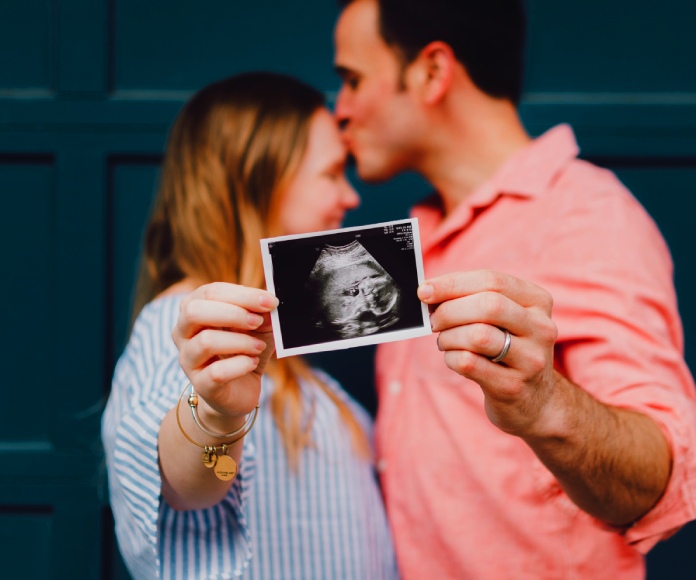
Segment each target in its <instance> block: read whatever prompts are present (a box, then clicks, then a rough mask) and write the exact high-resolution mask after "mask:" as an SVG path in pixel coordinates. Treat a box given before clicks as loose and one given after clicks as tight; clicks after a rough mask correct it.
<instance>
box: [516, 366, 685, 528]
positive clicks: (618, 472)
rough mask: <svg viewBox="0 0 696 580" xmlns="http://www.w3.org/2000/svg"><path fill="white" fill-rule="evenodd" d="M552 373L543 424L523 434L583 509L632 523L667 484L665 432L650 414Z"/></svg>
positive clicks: (614, 521) (668, 452) (609, 520)
mask: <svg viewBox="0 0 696 580" xmlns="http://www.w3.org/2000/svg"><path fill="white" fill-rule="evenodd" d="M555 377H556V386H555V389H554V392H555V395H554V397H553V398H552V401H549V407H548V409H547V411H546V412H545V415H546V427H545V428H544V429H543V430H542V432H541V433H540V434H536V435H533V436H525V437H523V439H524V440H525V441H526V442H527V443H528V445H529V446H530V447H531V448H532V450H533V451H534V452H535V453H536V455H537V456H538V457H539V459H540V460H541V461H542V463H544V465H546V467H547V468H548V469H549V470H550V471H551V472H552V473H553V474H554V476H555V477H556V479H557V480H558V482H559V483H560V485H561V487H562V488H563V490H564V491H565V492H566V493H567V494H568V496H569V497H570V498H571V499H572V500H573V501H574V502H575V503H576V504H577V505H578V506H579V507H580V508H581V509H583V510H584V511H586V512H588V513H589V514H590V515H592V516H594V517H596V518H598V519H601V520H603V521H605V522H607V523H609V524H612V525H616V526H625V525H628V524H631V523H632V522H634V521H636V520H637V519H639V518H640V517H641V516H643V515H644V514H645V513H647V512H648V511H649V510H650V508H652V507H653V506H654V505H655V504H656V503H657V501H658V500H659V499H660V497H661V496H662V494H663V493H664V490H665V488H666V486H667V482H668V480H669V476H670V471H671V460H672V458H671V450H670V448H669V444H668V442H667V440H666V438H665V436H664V434H663V433H662V431H661V429H660V428H659V427H658V425H657V424H656V423H655V422H654V421H653V420H652V419H651V418H649V417H647V416H645V415H642V414H640V413H637V412H635V411H631V410H627V409H621V408H618V407H610V406H608V405H605V404H603V403H600V402H599V401H597V400H596V399H594V398H593V397H592V396H591V395H589V394H588V393H587V392H585V391H584V390H582V389H581V388H579V387H577V386H576V385H574V384H572V383H571V382H570V381H568V380H567V379H565V378H564V377H562V376H561V375H560V374H558V373H555Z"/></svg>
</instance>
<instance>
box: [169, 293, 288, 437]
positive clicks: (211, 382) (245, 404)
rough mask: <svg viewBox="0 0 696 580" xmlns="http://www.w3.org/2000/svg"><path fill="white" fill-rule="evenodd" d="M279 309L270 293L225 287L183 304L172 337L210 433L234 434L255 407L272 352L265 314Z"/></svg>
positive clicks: (269, 324) (271, 342)
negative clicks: (233, 431)
mask: <svg viewBox="0 0 696 580" xmlns="http://www.w3.org/2000/svg"><path fill="white" fill-rule="evenodd" d="M277 305H278V299H277V298H276V297H275V296H273V295H272V294H270V293H269V292H266V291H264V290H259V289H256V288H248V287H246V286H239V285H236V284H228V283H223V282H215V283H212V284H206V285H204V286H201V287H200V288H198V289H196V290H194V291H193V292H192V293H191V294H190V295H189V296H187V297H186V298H185V299H184V300H183V302H182V303H181V310H180V313H179V319H178V321H177V324H176V327H175V328H174V330H173V332H172V338H173V339H174V342H175V343H176V346H177V348H178V349H179V363H180V364H181V367H182V369H183V370H184V372H185V373H186V376H188V378H189V380H190V381H191V383H192V384H193V386H194V389H195V390H196V392H197V393H198V395H199V407H198V412H199V415H200V416H201V419H202V420H203V422H204V423H205V424H206V425H210V428H211V429H214V430H216V431H219V432H227V431H231V430H233V429H235V428H236V426H238V425H239V424H241V423H240V422H243V417H244V415H246V414H247V413H250V412H251V411H252V410H253V408H254V407H255V406H256V404H257V402H258V400H259V394H260V390H261V376H262V375H263V372H264V369H265V368H266V364H267V362H268V359H269V358H270V357H271V355H272V354H273V351H274V349H275V347H274V343H273V334H272V332H271V321H270V315H269V312H270V311H271V310H273V309H274V308H275V307H276V306H277Z"/></svg>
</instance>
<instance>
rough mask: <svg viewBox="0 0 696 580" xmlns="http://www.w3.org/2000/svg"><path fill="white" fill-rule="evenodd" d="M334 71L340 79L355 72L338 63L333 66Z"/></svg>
mask: <svg viewBox="0 0 696 580" xmlns="http://www.w3.org/2000/svg"><path fill="white" fill-rule="evenodd" d="M334 71H336V74H337V75H338V76H339V77H341V78H342V79H343V78H345V77H347V76H350V75H352V74H355V73H354V71H352V70H351V69H349V68H348V67H347V66H343V65H340V64H337V65H335V66H334Z"/></svg>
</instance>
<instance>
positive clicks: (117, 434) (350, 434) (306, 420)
mask: <svg viewBox="0 0 696 580" xmlns="http://www.w3.org/2000/svg"><path fill="white" fill-rule="evenodd" d="M345 158H346V152H345V149H344V147H343V145H342V143H341V140H340V135H339V133H338V130H337V128H336V125H335V123H334V121H333V119H332V117H331V115H330V113H329V112H328V111H327V109H326V108H325V106H324V102H323V98H322V95H321V93H319V92H317V91H316V90H314V89H312V88H311V87H308V86H307V85H305V84H303V83H301V82H299V81H297V80H294V79H292V78H289V77H285V76H281V75H275V74H269V73H253V74H244V75H239V76H236V77H232V78H229V79H226V80H223V81H220V82H217V83H215V84H212V85H210V86H208V87H206V88H204V89H203V90H201V91H200V92H199V93H197V94H196V95H195V96H194V97H193V98H192V99H191V100H190V101H189V102H188V103H187V104H186V106H185V107H184V108H183V109H182V111H181V113H180V114H179V117H178V118H177V120H176V122H175V124H174V127H173V129H172V132H171V134H170V137H169V141H168V144H167V150H166V154H165V159H164V165H163V169H162V178H161V185H160V189H159V192H158V197H157V200H156V203H155V206H154V209H153V212H152V215H151V218H150V221H149V224H148V227H147V230H146V236H145V251H144V265H145V266H146V267H144V268H142V273H141V275H140V279H139V281H138V287H137V292H136V308H135V311H136V313H137V314H138V316H137V320H136V321H135V323H134V326H133V330H132V333H131V336H130V340H129V343H128V345H127V347H126V349H125V351H124V353H123V355H122V356H121V358H120V359H119V362H118V364H117V367H116V370H115V373H114V379H113V385H112V392H111V395H110V398H109V402H108V404H107V408H106V411H105V414H104V419H103V427H102V433H103V439H104V444H105V449H106V457H107V462H108V471H109V484H110V494H111V503H112V507H113V511H114V517H115V521H116V532H117V537H118V540H119V545H120V548H121V552H122V554H123V556H124V559H125V561H126V563H127V564H128V567H129V569H130V570H131V572H132V574H133V575H134V576H135V577H137V578H148V579H149V578H155V577H156V575H157V574H158V575H159V576H160V577H163V578H230V577H238V576H241V577H244V578H298V579H302V580H306V579H311V578H317V579H319V578H321V579H328V578H394V577H396V576H397V573H396V569H395V563H394V554H393V549H392V545H391V539H390V536H389V532H388V527H387V524H386V519H385V515H384V509H383V506H382V503H381V497H380V494H379V490H378V487H377V484H376V481H375V478H374V474H373V469H372V465H371V458H370V451H369V445H368V441H369V434H370V430H371V425H370V421H369V418H368V417H367V415H366V413H365V412H364V411H363V410H362V409H361V408H359V406H358V405H357V404H356V403H355V402H354V401H353V400H351V399H350V397H349V396H348V395H347V394H346V393H345V392H344V391H343V390H342V389H341V388H340V387H339V386H338V385H337V384H336V383H335V382H334V381H333V380H331V378H330V377H328V376H326V375H324V374H322V373H320V372H318V371H312V370H310V369H309V368H308V367H307V366H306V364H305V363H304V362H302V361H301V360H299V359H292V358H291V359H282V360H276V359H274V357H273V356H272V354H273V350H274V347H273V338H272V334H271V325H270V319H269V314H268V313H269V312H270V311H271V310H272V309H273V308H274V307H275V306H276V305H277V300H276V298H275V297H274V296H272V295H271V294H269V293H268V292H266V291H264V290H261V288H263V286H264V280H263V267H262V261H261V253H260V246H259V239H260V238H262V237H268V236H275V235H282V234H296V233H303V232H309V231H318V230H323V229H331V228H335V227H338V226H339V225H340V223H341V221H342V219H343V216H344V214H345V211H346V210H348V209H351V208H354V207H355V206H356V205H357V204H358V203H359V199H358V197H357V195H356V193H355V191H354V190H353V189H352V188H351V187H350V185H349V184H348V182H347V181H346V179H345V176H344V164H345ZM172 336H173V337H174V340H175V342H176V346H175V344H174V342H172ZM177 347H178V349H179V351H180V352H179V351H177ZM189 380H190V382H191V383H192V385H193V386H190V385H189ZM192 390H193V391H195V394H194V392H192ZM257 405H258V409H257Z"/></svg>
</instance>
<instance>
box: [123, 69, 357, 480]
mask: <svg viewBox="0 0 696 580" xmlns="http://www.w3.org/2000/svg"><path fill="white" fill-rule="evenodd" d="M323 106H324V97H323V95H322V94H321V93H320V92H319V91H317V90H316V89H314V88H312V87H310V86H309V85H306V84H304V83H302V82H300V81H298V80H296V79H294V78H292V77H288V76H285V75H279V74H275V73H246V74H242V75H237V76H234V77H230V78H227V79H224V80H221V81H218V82H216V83H213V84H211V85H208V86H207V87H205V88H204V89H202V90H201V91H199V92H198V93H196V94H195V95H194V96H193V97H192V98H191V99H190V100H189V101H188V102H187V103H186V105H185V106H184V107H183V109H182V110H181V112H180V113H179V115H178V117H177V119H176V121H175V123H174V125H173V127H172V130H171V132H170V135H169V140H168V143H167V149H166V152H165V157H164V162H163V167H162V173H161V178H160V187H159V190H158V194H157V197H156V199H155V204H154V206H153V209H152V212H151V215H150V220H149V222H148V225H147V228H146V231H145V238H144V249H143V258H142V261H141V268H140V274H139V277H138V282H137V285H136V292H135V300H134V315H137V313H138V312H140V310H141V308H142V307H143V306H144V305H145V304H146V303H147V302H149V301H150V300H152V299H153V298H154V297H155V296H157V295H158V294H159V293H160V292H162V291H164V290H165V289H167V288H168V287H169V286H171V285H172V284H175V283H176V282H179V281H180V280H183V279H184V278H189V279H192V280H195V281H196V283H198V284H204V283H208V282H213V281H223V282H232V283H235V284H243V285H245V286H252V287H256V288H263V287H264V286H265V284H264V275H263V263H262V260H261V252H260V247H259V239H260V238H262V237H269V236H272V235H277V234H279V233H282V232H278V231H276V228H275V225H274V224H275V222H276V221H277V219H276V216H277V214H278V205H279V199H280V198H281V197H282V194H283V191H284V189H285V187H286V186H287V184H288V182H289V181H290V180H291V179H292V177H293V175H294V174H295V172H296V171H297V169H298V167H299V165H300V162H301V160H302V156H303V155H304V152H305V150H306V148H307V141H308V135H309V125H310V121H311V119H312V116H313V115H314V113H315V112H317V111H318V110H319V109H321V108H322V107H323ZM308 211H309V208H308ZM267 372H268V374H269V375H270V376H271V377H272V378H273V379H274V381H275V383H276V389H275V391H274V393H273V394H272V396H271V402H270V405H271V411H272V414H273V417H274V420H275V422H276V425H277V427H278V430H279V431H280V433H281V436H282V439H283V443H284V446H285V449H286V452H287V454H288V457H289V460H290V463H291V465H293V466H296V465H297V462H298V460H299V456H300V452H301V451H302V449H303V448H304V447H307V446H308V445H310V444H311V437H310V435H309V434H310V432H311V423H312V421H311V415H310V417H309V418H307V419H304V418H303V410H302V396H301V388H300V379H304V380H307V381H312V382H314V383H316V384H317V385H318V387H319V388H321V389H322V390H323V391H324V392H325V393H326V394H327V395H328V396H329V398H330V399H331V400H332V401H333V402H334V403H335V405H336V407H337V408H338V410H339V413H340V416H341V417H342V419H343V422H344V423H345V425H346V426H347V427H348V430H349V432H350V435H351V437H352V439H353V442H354V445H355V447H356V450H357V451H358V452H359V453H360V454H362V455H366V454H367V448H368V447H367V442H366V440H365V434H364V432H363V430H362V429H361V427H360V425H359V423H358V422H357V420H356V419H355V417H354V416H353V414H352V412H351V410H350V409H349V407H348V405H347V404H346V403H345V401H343V400H342V399H341V398H339V397H338V396H337V395H336V394H335V393H334V392H333V391H332V390H331V389H330V388H328V387H327V386H326V385H324V384H323V383H322V382H321V381H319V380H318V379H317V377H316V376H315V375H314V374H313V373H312V372H311V370H310V369H309V367H308V366H307V364H306V363H305V362H304V361H303V360H302V359H300V358H297V357H294V358H286V359H281V360H277V359H275V357H273V360H272V361H271V362H270V363H269V367H268V371H267ZM303 419H304V420H303Z"/></svg>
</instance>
